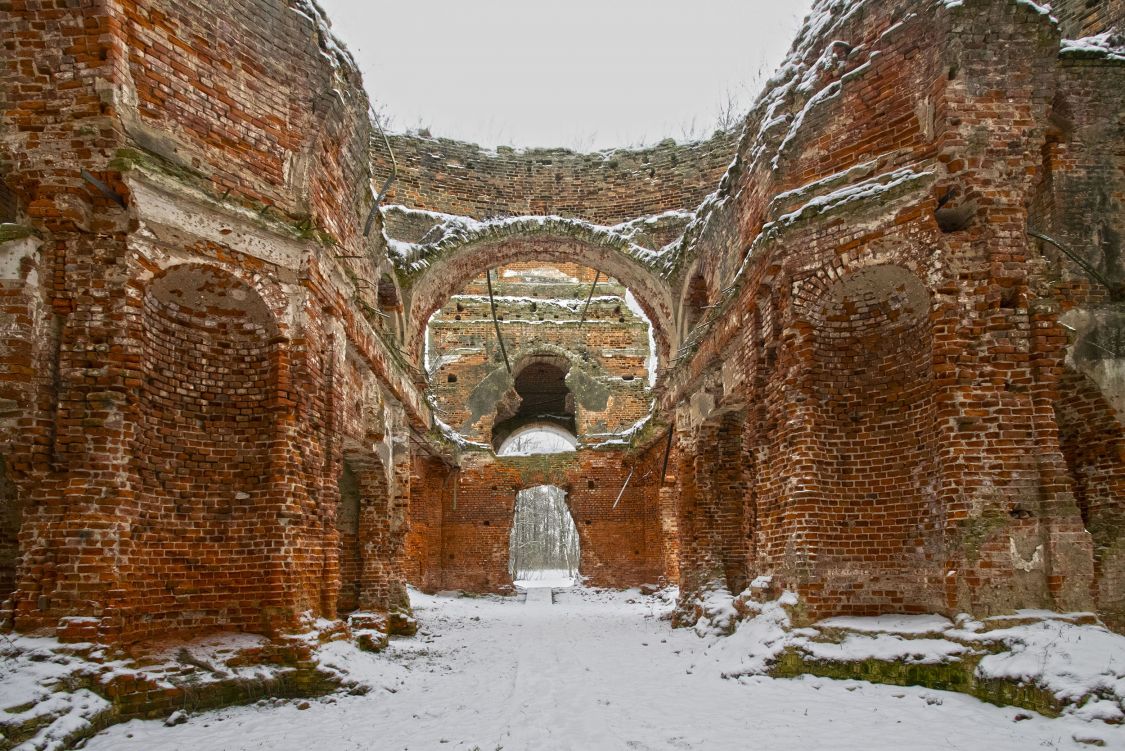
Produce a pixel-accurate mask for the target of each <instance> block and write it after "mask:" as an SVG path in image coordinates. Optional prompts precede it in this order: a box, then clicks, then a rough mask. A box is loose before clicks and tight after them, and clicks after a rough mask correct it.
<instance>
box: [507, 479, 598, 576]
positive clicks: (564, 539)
mask: <svg viewBox="0 0 1125 751" xmlns="http://www.w3.org/2000/svg"><path fill="white" fill-rule="evenodd" d="M508 553H509V555H508V561H509V562H508V570H509V573H511V575H512V579H513V580H514V581H515V582H516V584H517V585H518V586H521V587H525V588H526V587H569V586H572V585H573V584H574V582H575V579H576V577H577V576H578V563H579V558H580V555H581V550H580V548H579V543H578V527H577V526H576V525H575V524H574V517H573V516H571V514H570V508H569V507H568V506H567V504H566V491H564V490H563V489H562V488H560V487H557V486H555V485H536V486H534V487H531V488H526V489H524V490H521V491H519V493H517V494H516V515H515V519H514V520H513V522H512V537H511V542H510V544H509V551H508Z"/></svg>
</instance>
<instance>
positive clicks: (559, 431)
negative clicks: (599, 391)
mask: <svg viewBox="0 0 1125 751" xmlns="http://www.w3.org/2000/svg"><path fill="white" fill-rule="evenodd" d="M577 441H578V439H577V438H575V437H574V433H572V432H570V431H568V430H566V429H565V428H561V427H559V426H558V425H554V424H551V423H532V424H530V425H524V426H523V427H521V428H518V429H516V430H513V431H512V432H511V433H509V434H508V436H507V437H506V438H505V439H504V440H503V441H502V442H501V443H500V445H499V447H498V448H497V449H496V455H497V456H534V455H537V454H565V453H568V452H571V451H574V450H575V449H576V448H577Z"/></svg>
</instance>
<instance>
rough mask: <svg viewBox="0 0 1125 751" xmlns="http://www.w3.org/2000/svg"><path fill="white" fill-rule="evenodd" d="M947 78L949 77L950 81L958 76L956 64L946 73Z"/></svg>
mask: <svg viewBox="0 0 1125 751" xmlns="http://www.w3.org/2000/svg"><path fill="white" fill-rule="evenodd" d="M946 78H948V79H949V80H950V81H953V80H955V79H956V78H957V66H956V65H954V66H952V67H951V68H950V69H949V73H948V74H947V75H946Z"/></svg>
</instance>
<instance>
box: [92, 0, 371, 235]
mask: <svg viewBox="0 0 1125 751" xmlns="http://www.w3.org/2000/svg"><path fill="white" fill-rule="evenodd" d="M110 10H111V12H112V13H113V15H114V18H115V22H116V23H117V24H118V28H119V29H120V37H119V38H118V40H117V43H118V44H119V45H120V46H121V54H120V58H119V60H120V62H118V64H117V66H118V68H119V70H118V76H119V80H120V81H121V83H122V87H121V91H120V94H119V97H120V100H119V104H120V112H119V114H120V116H121V119H122V121H123V123H124V125H125V129H126V132H127V133H128V134H129V136H130V139H131V140H132V141H133V143H134V144H135V145H136V146H137V147H138V148H140V149H141V150H142V151H144V152H149V153H151V154H153V155H155V156H156V157H158V158H161V159H163V160H166V161H167V162H168V164H169V166H170V168H172V169H182V170H186V171H188V172H190V173H193V174H195V175H197V176H198V177H199V179H200V181H201V183H202V184H203V185H205V186H206V187H207V188H208V189H209V190H210V191H211V192H213V193H214V194H216V195H225V196H226V197H227V200H234V201H241V202H244V203H247V204H248V205H252V206H254V207H256V208H259V209H260V208H261V207H262V206H265V205H269V206H276V207H277V209H278V210H280V211H282V212H284V213H289V214H292V215H295V216H303V217H308V218H309V220H310V221H311V222H312V224H313V225H314V226H319V227H321V228H322V229H324V230H325V231H327V232H329V233H330V234H332V235H333V236H334V237H336V239H337V240H340V241H348V240H351V239H352V238H353V237H354V236H355V234H356V233H357V229H358V228H360V227H361V222H362V214H361V211H362V210H363V208H366V207H362V208H361V207H360V206H357V203H358V202H359V201H360V199H361V198H362V197H364V196H366V195H367V194H368V191H369V188H368V184H367V175H368V169H367V166H366V160H365V159H364V155H365V153H366V146H367V139H368V135H369V124H368V120H367V113H366V109H367V98H366V96H365V95H364V94H363V92H362V90H361V89H360V87H359V74H358V72H357V70H356V69H355V66H354V63H352V61H351V58H350V56H348V55H347V53H346V52H344V51H343V50H342V49H340V48H338V47H337V46H336V43H335V42H334V41H333V39H332V38H331V37H330V36H329V35H328V34H327V33H326V32H325V30H324V28H323V27H322V26H320V25H319V24H318V23H317V22H316V21H317V20H318V19H320V17H321V11H320V10H319V9H318V8H317V7H316V6H315V5H314V4H313V3H309V2H304V1H303V0H294V2H269V3H267V2H251V3H239V4H234V5H227V6H222V7H214V6H212V5H211V4H209V3H199V2H187V3H184V2H176V3H169V2H161V1H159V0H157V1H155V2H154V1H152V0H146V1H145V2H133V1H129V0H122V1H121V2H114V3H110ZM134 107H135V109H134Z"/></svg>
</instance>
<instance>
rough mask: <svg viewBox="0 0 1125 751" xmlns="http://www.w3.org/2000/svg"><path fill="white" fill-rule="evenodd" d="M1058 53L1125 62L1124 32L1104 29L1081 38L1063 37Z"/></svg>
mask: <svg viewBox="0 0 1125 751" xmlns="http://www.w3.org/2000/svg"><path fill="white" fill-rule="evenodd" d="M1059 54H1060V55H1074V56H1082V57H1102V58H1105V59H1106V60H1114V61H1116V62H1125V32H1120V31H1106V32H1103V33H1101V34H1096V35H1094V36H1088V37H1083V38H1081V39H1064V40H1062V42H1061V46H1060V48H1059Z"/></svg>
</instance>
